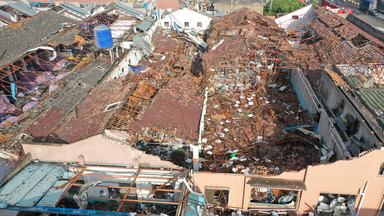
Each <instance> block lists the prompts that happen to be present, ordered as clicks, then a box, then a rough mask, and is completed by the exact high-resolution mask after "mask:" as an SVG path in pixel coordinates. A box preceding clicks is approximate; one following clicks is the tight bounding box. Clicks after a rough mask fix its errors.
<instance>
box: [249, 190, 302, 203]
mask: <svg viewBox="0 0 384 216" xmlns="http://www.w3.org/2000/svg"><path fill="white" fill-rule="evenodd" d="M297 196H298V191H294V190H282V189H271V188H262V187H260V188H252V190H251V202H250V205H251V206H268V207H284V208H295V207H296V203H297V202H296V200H297Z"/></svg>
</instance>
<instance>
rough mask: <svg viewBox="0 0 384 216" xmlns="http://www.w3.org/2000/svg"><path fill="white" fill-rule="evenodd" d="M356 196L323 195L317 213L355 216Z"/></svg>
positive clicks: (320, 197)
mask: <svg viewBox="0 0 384 216" xmlns="http://www.w3.org/2000/svg"><path fill="white" fill-rule="evenodd" d="M355 202H356V196H355V195H346V194H329V193H322V194H320V196H319V202H318V204H317V207H316V210H317V212H320V213H321V212H325V213H333V212H334V213H335V214H334V215H336V214H339V215H340V214H341V215H346V214H348V215H354V214H351V213H353V211H354V209H355Z"/></svg>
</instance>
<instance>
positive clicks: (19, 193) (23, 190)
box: [5, 163, 56, 205]
mask: <svg viewBox="0 0 384 216" xmlns="http://www.w3.org/2000/svg"><path fill="white" fill-rule="evenodd" d="M55 167H56V166H55V165H53V164H49V163H45V164H44V165H43V166H42V167H41V168H40V169H39V170H37V171H36V172H34V173H33V175H32V176H30V177H29V178H28V179H26V181H24V182H23V183H22V184H21V185H18V188H17V189H16V190H14V191H13V192H12V194H10V196H9V197H7V199H6V200H5V202H6V203H8V205H15V204H16V203H18V202H19V201H20V200H22V199H23V198H24V196H25V195H26V194H27V193H28V192H29V191H30V190H31V189H32V188H34V187H35V186H36V185H37V184H38V183H39V182H40V181H41V180H42V179H44V178H45V176H47V174H48V173H50V172H51V171H52V170H53V169H54V168H55Z"/></svg>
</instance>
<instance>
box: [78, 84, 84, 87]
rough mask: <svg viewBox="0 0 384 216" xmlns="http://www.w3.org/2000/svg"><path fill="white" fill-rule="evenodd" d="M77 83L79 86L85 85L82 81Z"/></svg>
mask: <svg viewBox="0 0 384 216" xmlns="http://www.w3.org/2000/svg"><path fill="white" fill-rule="evenodd" d="M77 85H78V86H80V87H84V86H85V84H84V83H77Z"/></svg>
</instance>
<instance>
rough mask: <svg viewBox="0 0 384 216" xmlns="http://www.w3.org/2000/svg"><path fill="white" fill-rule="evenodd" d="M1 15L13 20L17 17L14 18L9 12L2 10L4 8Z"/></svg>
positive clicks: (0, 11) (0, 12)
mask: <svg viewBox="0 0 384 216" xmlns="http://www.w3.org/2000/svg"><path fill="white" fill-rule="evenodd" d="M0 16H3V17H5V18H7V19H9V20H11V21H14V20H15V18H13V17H12V15H11V14H9V13H7V12H5V11H2V10H0Z"/></svg>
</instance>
